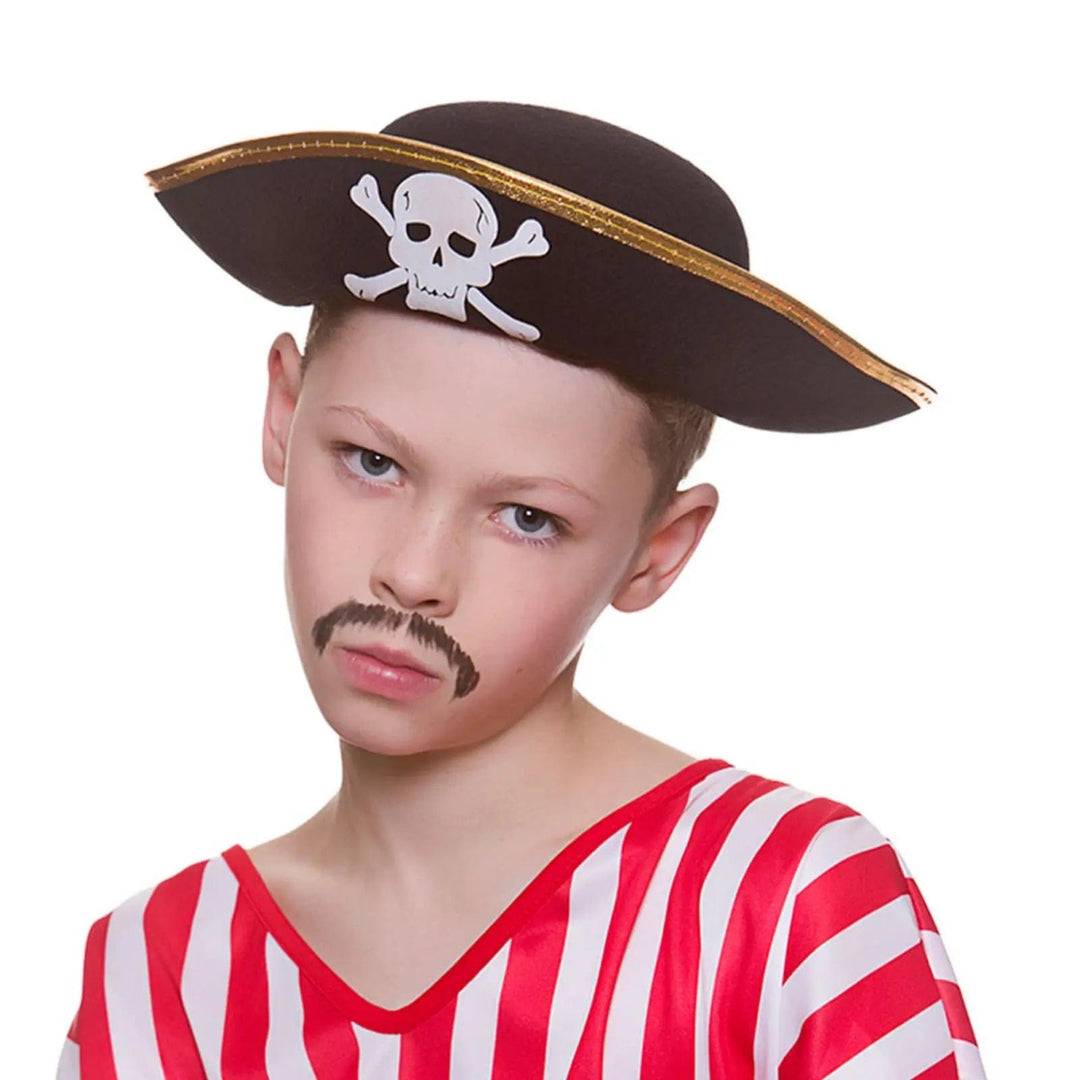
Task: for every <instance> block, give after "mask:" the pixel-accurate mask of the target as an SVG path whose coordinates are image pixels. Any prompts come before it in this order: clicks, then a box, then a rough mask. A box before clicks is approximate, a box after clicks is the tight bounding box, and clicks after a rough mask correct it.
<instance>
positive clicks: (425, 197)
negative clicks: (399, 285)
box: [389, 173, 499, 322]
mask: <svg viewBox="0 0 1080 1080" xmlns="http://www.w3.org/2000/svg"><path fill="white" fill-rule="evenodd" d="M393 214H394V231H393V232H392V233H391V235H390V244H389V253H390V258H391V259H393V260H394V262H395V263H397V265H398V266H400V267H402V268H403V269H405V270H407V271H408V275H409V276H408V286H409V292H408V295H407V296H406V297H405V304H406V306H407V307H409V308H412V309H413V310H414V311H418V310H419V311H432V312H435V313H436V314H439V315H448V316H449V317H450V318H452V319H457V320H458V321H459V322H465V296H466V293H467V291H468V288H469V286H470V285H476V286H482V285H487V284H488V282H490V281H491V248H492V245H493V244H494V243H495V238H496V237H497V236H498V233H499V221H498V218H497V217H496V216H495V209H494V207H493V206H492V205H491V203H490V202H489V201H488V200H487V198H486V197H485V196H484V194H483V193H482V192H480V191H479V190H477V189H476V188H475V187H473V186H472V184H469V183H466V182H465V181H464V180H459V179H458V178H457V177H454V176H446V175H444V174H442V173H415V174H414V175H413V176H410V177H408V178H407V179H406V180H403V181H402V182H401V183H400V184H398V186H397V189H396V190H395V191H394V206H393Z"/></svg>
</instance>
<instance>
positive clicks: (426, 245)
mask: <svg viewBox="0 0 1080 1080" xmlns="http://www.w3.org/2000/svg"><path fill="white" fill-rule="evenodd" d="M349 196H350V197H351V199H352V201H353V202H354V203H355V204H356V205H357V206H359V207H360V209H361V210H363V211H364V212H365V213H367V214H369V215H370V216H371V217H372V218H374V219H375V221H376V222H378V224H379V225H380V227H381V228H382V230H383V232H385V233H386V235H387V236H388V237H389V240H390V242H389V244H388V245H387V250H388V252H389V255H390V258H391V259H392V260H393V261H394V264H395V265H394V268H393V269H391V270H387V271H385V272H384V273H381V274H375V275H374V276H372V277H360V276H359V275H358V274H346V275H345V277H344V279H343V280H344V282H345V286H346V288H347V289H348V290H349V291H350V292H351V293H352V294H353V295H354V296H356V297H358V298H359V299H361V300H375V299H376V298H377V297H380V296H382V294H383V293H386V292H389V291H390V290H391V289H396V288H398V286H400V285H406V284H407V285H408V292H407V293H406V295H405V306H406V307H408V308H410V309H412V310H413V311H432V312H434V313H435V314H437V315H446V316H448V317H449V318H451V319H456V320H457V321H458V322H465V318H466V315H465V302H466V300H467V301H468V302H469V303H470V304H472V306H473V307H474V308H476V310H477V311H479V312H480V314H481V315H483V316H484V317H485V318H486V319H488V320H489V321H490V322H492V323H494V324H495V325H496V326H497V327H498V328H499V329H500V330H502V331H504V332H505V333H507V334H509V335H511V336H512V337H516V338H521V339H522V340H523V341H535V340H536V339H537V338H538V337H539V336H540V331H539V330H538V329H537V328H536V327H535V326H532V325H531V324H529V323H527V322H522V321H521V320H520V319H515V318H514V317H513V316H512V315H508V314H507V313H506V312H505V311H503V310H502V308H500V307H498V306H497V305H496V304H493V303H492V302H491V301H490V300H489V299H488V298H487V297H486V296H485V295H484V294H483V292H481V287H482V286H484V285H487V284H488V283H489V282H490V281H491V277H492V270H493V269H494V268H495V267H496V266H499V265H501V264H502V263H504V262H509V261H510V260H511V259H520V258H523V257H527V256H528V257H536V256H538V255H545V254H547V251H548V249H549V244H548V241H547V237H545V236H544V229H543V226H542V225H541V224H540V222H539V221H536V220H535V219H534V218H529V220H528V221H523V222H522V223H521V224H520V225H519V226H518V229H517V232H516V233H514V235H513V236H512V237H511V238H510V239H509V240H507V241H505V242H504V243H501V244H496V243H495V239H496V237H497V236H498V235H499V219H498V218H497V217H496V215H495V208H494V207H493V206H492V205H491V202H490V200H489V199H488V198H487V196H486V195H484V193H483V192H482V191H480V190H479V189H478V188H475V187H473V185H472V184H470V183H468V182H467V181H465V180H459V179H458V178H457V177H455V176H447V175H445V174H444V173H433V172H420V173H413V174H412V175H411V176H407V177H406V178H405V179H404V180H402V181H401V183H400V184H398V186H397V188H396V189H395V190H394V197H393V212H391V211H390V210H388V209H387V207H386V204H385V203H384V202H383V200H382V195H381V194H380V193H379V182H378V180H377V179H376V178H375V177H374V176H372V175H371V174H370V173H365V174H364V175H363V176H361V177H360V179H359V180H358V181H357V182H356V183H355V184H354V185H353V187H352V188H351V189H350V191H349Z"/></svg>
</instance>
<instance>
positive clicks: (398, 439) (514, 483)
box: [326, 405, 600, 507]
mask: <svg viewBox="0 0 1080 1080" xmlns="http://www.w3.org/2000/svg"><path fill="white" fill-rule="evenodd" d="M326 411H327V412H330V413H344V414H345V415H346V416H351V417H353V418H354V419H356V420H359V421H360V422H361V423H363V424H366V425H367V426H368V427H369V428H371V430H372V431H374V432H375V434H376V435H378V436H379V437H380V438H381V439H383V440H384V441H385V442H386V443H387V444H388V445H389V446H391V447H392V448H393V450H394V452H395V453H396V454H400V455H402V456H403V457H411V458H414V459H415V458H419V457H420V456H421V455H420V454H419V452H418V451H417V449H416V447H414V446H413V444H412V443H411V442H409V440H408V439H406V438H405V436H404V435H401V434H399V433H398V432H396V431H394V429H393V428H391V427H389V426H388V425H386V424H384V423H383V422H382V421H381V420H380V419H379V418H378V417H377V416H373V415H372V414H371V413H369V412H368V411H367V410H366V409H361V408H360V406H359V405H327V406H326ZM481 483H482V484H483V485H484V486H485V487H490V488H498V487H512V488H516V489H517V490H519V491H533V490H535V489H537V488H550V487H557V488H560V489H561V490H563V491H567V492H569V493H570V494H571V495H577V496H579V497H580V498H582V499H585V500H586V501H587V502H590V503H592V505H593V506H596V507H599V506H600V501H599V500H598V499H597V498H595V497H594V496H592V495H590V494H589V493H588V492H587V491H583V490H582V489H581V488H579V487H578V486H577V485H576V484H572V483H571V482H570V481H569V480H567V479H565V478H564V477H561V476H512V475H511V474H509V473H504V472H496V473H488V474H487V475H486V476H484V477H482V479H481Z"/></svg>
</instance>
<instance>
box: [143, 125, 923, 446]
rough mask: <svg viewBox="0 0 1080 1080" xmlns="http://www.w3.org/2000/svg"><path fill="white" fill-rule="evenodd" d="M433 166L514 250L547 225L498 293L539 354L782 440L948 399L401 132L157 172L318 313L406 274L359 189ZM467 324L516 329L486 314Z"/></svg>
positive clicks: (171, 207) (472, 316) (533, 191)
mask: <svg viewBox="0 0 1080 1080" xmlns="http://www.w3.org/2000/svg"><path fill="white" fill-rule="evenodd" d="M417 170H422V171H425V172H435V173H442V174H446V175H449V176H453V177H457V178H458V179H460V180H464V181H466V182H468V183H469V184H471V185H474V186H475V187H477V188H480V189H481V190H482V191H483V192H484V194H485V195H486V196H487V198H488V199H489V200H490V203H491V205H492V206H493V207H494V209H495V211H496V213H497V217H498V229H499V237H500V241H503V240H505V238H507V237H512V236H514V235H515V230H517V229H518V228H519V227H520V226H521V225H522V224H523V222H525V219H527V218H528V219H532V220H533V221H539V222H540V224H541V225H542V227H543V233H544V236H545V238H546V240H547V242H548V245H549V246H548V249H547V251H546V253H545V254H544V257H543V259H542V260H535V259H531V258H514V259H510V260H508V261H506V262H505V263H503V264H502V265H499V266H498V269H497V272H495V273H494V275H493V276H492V278H491V280H490V282H489V283H488V284H487V285H485V286H484V288H483V290H482V295H483V299H484V303H485V305H486V306H487V307H488V310H491V305H494V307H495V309H496V310H498V311H499V312H500V313H508V314H509V315H512V316H513V318H514V319H516V320H521V321H522V322H524V323H527V324H528V325H529V326H531V327H536V328H539V336H538V338H537V339H536V341H535V344H536V345H537V346H539V347H540V348H542V349H544V350H545V351H548V352H550V353H552V354H553V355H555V356H558V357H563V358H565V359H567V360H570V361H572V362H576V363H582V364H586V365H588V366H603V367H610V368H612V369H613V370H615V371H616V372H619V373H621V374H623V375H625V376H627V377H628V378H629V379H630V380H631V381H633V382H635V383H637V384H638V385H641V386H643V387H646V388H649V389H655V390H660V391H663V392H666V393H671V394H675V395H679V396H683V397H687V398H689V399H690V400H692V401H695V402H697V403H698V404H700V405H702V406H703V407H705V408H707V409H709V410H711V411H712V412H714V413H715V414H716V415H718V416H723V417H725V418H727V419H729V420H732V421H734V422H736V423H740V424H745V425H748V426H751V427H759V428H768V429H772V430H783V431H803V432H814V431H837V430H846V429H851V428H858V427H865V426H868V425H871V424H877V423H881V422H883V421H886V420H891V419H893V418H895V417H898V416H901V415H903V414H905V413H909V412H912V411H914V410H916V409H917V408H919V407H920V406H923V405H927V404H929V403H930V402H931V401H932V400H933V397H934V395H935V391H934V389H933V387H931V386H929V385H928V384H926V383H925V382H923V381H921V380H919V379H917V378H916V377H915V376H913V375H911V374H909V373H907V372H905V371H902V370H900V369H899V368H896V367H894V366H892V365H891V364H888V363H886V362H885V361H884V360H882V359H881V358H880V357H878V356H876V355H875V354H874V353H872V352H870V351H869V350H868V349H866V348H865V347H864V346H862V345H860V344H859V343H858V342H857V341H855V340H854V339H853V338H852V337H850V336H849V335H847V334H845V333H844V332H843V331H842V330H840V329H839V328H838V327H836V326H835V325H833V324H832V323H831V322H829V321H828V320H826V319H824V318H823V317H822V316H821V315H819V314H818V313H817V312H815V311H813V310H812V309H811V308H809V307H807V306H806V305H805V304H803V303H801V302H800V301H798V300H796V299H795V298H794V297H792V296H790V295H788V294H787V293H785V292H783V291H782V290H780V289H778V288H776V287H775V286H773V285H770V284H769V283H768V282H766V281H764V280H763V279H761V278H759V277H757V276H756V275H754V274H751V273H750V272H749V271H748V270H745V269H743V268H742V267H740V266H737V265H735V264H734V263H731V262H728V261H727V260H725V259H723V258H721V257H719V256H718V255H715V254H713V253H711V252H709V251H706V250H704V249H703V248H700V247H696V246H695V245H693V244H691V243H688V242H687V241H685V240H682V239H680V238H679V237H676V236H673V235H671V234H669V233H666V232H663V231H661V230H660V229H657V228H654V227H653V226H651V225H648V224H647V223H645V222H642V221H638V220H637V219H635V218H632V217H629V216H627V215H625V214H623V213H620V212H619V211H617V210H614V209H612V208H610V207H607V206H604V205H602V204H600V203H597V202H595V201H593V200H591V199H588V198H586V197H584V196H582V195H578V194H576V193H575V192H572V191H569V190H566V189H565V188H560V187H558V186H556V185H554V184H551V183H548V182H547V181H545V180H541V179H538V178H537V177H534V176H530V175H528V174H526V173H522V172H519V171H517V170H515V169H511V168H509V167H507V166H503V165H500V164H498V163H497V162H493V161H488V160H485V159H483V158H479V157H475V156H473V155H471V154H467V153H463V152H461V151H458V150H453V149H450V148H447V147H443V146H437V145H434V144H431V143H424V142H420V141H417V140H414V139H408V138H403V137H400V136H394V135H388V134H384V133H371V134H369V133H354V132H301V133H296V134H291V135H280V136H276V137H272V138H266V139H253V140H248V141H245V142H239V143H231V144H229V145H227V146H223V147H219V148H217V149H215V150H212V151H209V152H208V153H205V154H200V155H196V156H193V157H189V158H185V159H183V160H181V161H177V162H174V163H173V164H171V165H167V166H164V167H162V168H159V169H154V170H152V171H150V172H148V173H147V174H146V175H147V178H148V179H149V181H150V183H151V186H152V188H153V190H154V191H155V193H156V195H157V197H158V199H159V200H160V202H161V203H162V205H163V206H164V207H165V209H166V210H167V211H168V213H169V214H170V215H171V216H172V218H173V219H174V220H175V221H176V222H177V224H178V225H179V226H180V227H181V229H183V231H184V232H185V233H187V235H188V236H189V237H190V238H191V239H192V240H193V241H194V242H195V243H196V244H197V245H198V246H199V247H200V248H201V249H202V250H203V251H204V252H205V253H206V254H207V255H209V256H210V257H211V258H212V259H213V260H214V261H215V262H217V263H218V264H219V265H220V266H222V267H223V268H224V269H225V270H226V271H228V273H230V274H231V275H232V276H233V277H235V278H237V279H238V280H239V281H241V282H242V283H243V284H244V285H246V286H248V287H249V288H251V289H253V290H254V291H255V292H257V293H259V294H260V295H262V296H265V297H266V298H268V299H270V300H272V301H274V302H275V303H278V304H285V305H306V304H313V303H315V302H317V301H322V300H326V299H328V298H333V297H335V296H341V295H342V294H343V293H345V292H346V287H345V285H344V284H343V281H344V279H345V277H346V276H347V275H353V274H358V273H359V274H376V273H378V272H379V271H380V270H388V269H390V268H391V267H392V266H393V263H391V261H390V260H389V259H388V256H387V233H386V232H385V231H384V229H383V228H380V227H379V225H378V223H377V222H376V220H373V218H372V217H371V216H369V215H368V214H365V213H361V212H360V211H359V210H358V209H357V205H355V204H354V203H353V201H352V199H351V198H350V191H351V189H352V188H353V187H354V185H356V184H357V181H358V180H359V179H360V177H361V175H363V174H370V175H371V176H373V177H374V178H375V180H376V181H377V184H378V189H379V191H380V192H382V193H386V194H387V195H389V193H390V192H391V191H393V190H394V189H395V188H396V186H397V185H398V184H400V183H401V182H402V181H403V180H404V179H405V178H406V177H408V176H409V175H411V174H413V173H415V172H416V171H417ZM328 196H329V197H328ZM538 262H542V263H543V266H542V269H541V268H539V267H538V266H537V263H538ZM473 291H474V292H475V291H476V290H473ZM402 296H403V290H402V289H401V288H391V289H389V290H387V291H386V292H384V293H382V294H381V295H380V296H379V297H378V298H377V299H375V300H374V301H373V302H374V303H377V304H380V305H383V304H386V305H390V306H397V307H401V306H402ZM465 321H466V323H467V325H469V326H475V327H476V328H477V329H481V330H486V331H489V332H494V333H500V334H501V333H503V332H504V331H503V330H501V329H499V328H498V327H497V326H496V325H495V324H493V322H492V321H491V319H490V317H486V316H485V314H483V313H482V312H481V310H480V309H479V307H478V306H476V305H468V306H467V308H466V317H465Z"/></svg>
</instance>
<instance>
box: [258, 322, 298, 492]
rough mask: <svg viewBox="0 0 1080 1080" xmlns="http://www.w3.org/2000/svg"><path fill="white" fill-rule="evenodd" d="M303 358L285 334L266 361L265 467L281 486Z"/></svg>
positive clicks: (282, 484)
mask: <svg viewBox="0 0 1080 1080" xmlns="http://www.w3.org/2000/svg"><path fill="white" fill-rule="evenodd" d="M301 359H302V356H301V353H300V349H299V348H298V347H297V344H296V340H295V339H294V338H293V336H292V334H289V333H282V334H278V336H277V337H276V338H274V343H273V345H271V346H270V355H269V356H268V357H267V361H266V365H267V374H268V376H269V380H268V383H267V388H266V412H265V414H264V416H263V468H264V469H266V475H267V476H269V477H270V479H271V480H273V481H274V483H275V484H279V485H281V486H282V487H284V486H285V464H286V459H287V457H288V449H289V429H290V428H291V427H292V418H293V413H294V412H295V411H296V400H297V398H298V397H299V396H300V361H301Z"/></svg>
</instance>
